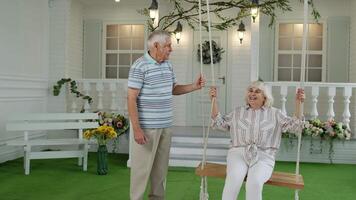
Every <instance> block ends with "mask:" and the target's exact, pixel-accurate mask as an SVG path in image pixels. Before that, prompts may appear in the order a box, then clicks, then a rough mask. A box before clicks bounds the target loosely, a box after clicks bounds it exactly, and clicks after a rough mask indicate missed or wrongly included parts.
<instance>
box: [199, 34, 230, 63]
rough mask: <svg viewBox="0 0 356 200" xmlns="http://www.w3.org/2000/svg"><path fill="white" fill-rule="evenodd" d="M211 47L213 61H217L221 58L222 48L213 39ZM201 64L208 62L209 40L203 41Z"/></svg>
mask: <svg viewBox="0 0 356 200" xmlns="http://www.w3.org/2000/svg"><path fill="white" fill-rule="evenodd" d="M211 44H212V49H213V63H214V64H215V63H219V62H220V60H221V54H222V53H224V52H225V51H224V49H223V48H221V47H219V46H218V45H217V44H216V42H215V41H214V40H212V41H211ZM202 48H203V64H210V62H211V61H210V44H209V41H204V43H203V45H202ZM198 61H199V62H200V45H198Z"/></svg>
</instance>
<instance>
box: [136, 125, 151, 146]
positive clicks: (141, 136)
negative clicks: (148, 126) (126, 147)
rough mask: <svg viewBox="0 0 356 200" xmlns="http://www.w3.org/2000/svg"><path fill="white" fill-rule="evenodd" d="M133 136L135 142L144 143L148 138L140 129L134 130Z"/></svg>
mask: <svg viewBox="0 0 356 200" xmlns="http://www.w3.org/2000/svg"><path fill="white" fill-rule="evenodd" d="M134 137H135V141H136V143H137V144H141V145H142V144H146V143H147V142H148V138H147V137H146V135H145V133H144V132H143V130H142V129H138V130H134Z"/></svg>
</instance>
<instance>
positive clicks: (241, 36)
mask: <svg viewBox="0 0 356 200" xmlns="http://www.w3.org/2000/svg"><path fill="white" fill-rule="evenodd" d="M245 31H246V29H245V24H244V23H243V22H242V21H241V23H240V24H239V29H237V32H238V34H239V39H240V44H242V40H243V39H244V34H245Z"/></svg>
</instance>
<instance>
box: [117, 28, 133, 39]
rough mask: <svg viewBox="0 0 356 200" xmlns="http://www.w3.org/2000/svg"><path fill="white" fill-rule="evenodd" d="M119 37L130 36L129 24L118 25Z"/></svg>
mask: <svg viewBox="0 0 356 200" xmlns="http://www.w3.org/2000/svg"><path fill="white" fill-rule="evenodd" d="M119 34H120V37H131V25H120V26H119Z"/></svg>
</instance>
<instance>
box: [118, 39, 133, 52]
mask: <svg viewBox="0 0 356 200" xmlns="http://www.w3.org/2000/svg"><path fill="white" fill-rule="evenodd" d="M119 48H120V50H131V39H130V38H120V45H119Z"/></svg>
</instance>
